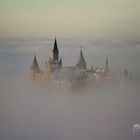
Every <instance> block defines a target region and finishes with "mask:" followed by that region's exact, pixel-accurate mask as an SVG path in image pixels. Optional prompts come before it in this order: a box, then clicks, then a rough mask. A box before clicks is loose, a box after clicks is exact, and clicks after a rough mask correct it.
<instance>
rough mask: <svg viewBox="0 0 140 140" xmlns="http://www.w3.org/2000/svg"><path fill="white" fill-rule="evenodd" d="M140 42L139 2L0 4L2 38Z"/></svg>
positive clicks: (13, 0)
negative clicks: (28, 37) (104, 39)
mask: <svg viewBox="0 0 140 140" xmlns="http://www.w3.org/2000/svg"><path fill="white" fill-rule="evenodd" d="M5 35H6V36H45V35H47V36H55V35H56V36H59V37H83V38H87V37H103V38H106V37H107V38H108V37H109V38H110V37H111V38H112V37H113V38H125V39H126V38H128V39H129V38H131V39H132V38H134V39H139V38H140V1H139V0H0V36H5Z"/></svg>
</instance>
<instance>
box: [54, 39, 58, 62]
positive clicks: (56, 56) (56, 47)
mask: <svg viewBox="0 0 140 140" xmlns="http://www.w3.org/2000/svg"><path fill="white" fill-rule="evenodd" d="M58 58H59V50H58V46H57V40H56V37H55V41H54V47H53V60H58Z"/></svg>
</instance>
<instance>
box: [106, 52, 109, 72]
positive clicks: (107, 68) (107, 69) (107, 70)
mask: <svg viewBox="0 0 140 140" xmlns="http://www.w3.org/2000/svg"><path fill="white" fill-rule="evenodd" d="M105 72H109V67H108V56H107V55H106V62H105Z"/></svg>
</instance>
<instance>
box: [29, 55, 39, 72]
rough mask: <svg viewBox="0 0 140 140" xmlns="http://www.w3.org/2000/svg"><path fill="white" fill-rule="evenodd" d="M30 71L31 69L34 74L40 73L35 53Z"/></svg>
mask: <svg viewBox="0 0 140 140" xmlns="http://www.w3.org/2000/svg"><path fill="white" fill-rule="evenodd" d="M30 69H32V70H33V71H34V72H40V68H39V65H38V62H37V59H36V53H35V54H34V58H33V61H32V64H31V67H30Z"/></svg>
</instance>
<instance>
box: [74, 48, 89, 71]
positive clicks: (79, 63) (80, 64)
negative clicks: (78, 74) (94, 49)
mask: <svg viewBox="0 0 140 140" xmlns="http://www.w3.org/2000/svg"><path fill="white" fill-rule="evenodd" d="M76 67H77V68H78V69H87V64H86V61H85V58H84V55H83V52H82V47H81V51H80V54H79V57H78V59H77V62H76Z"/></svg>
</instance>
